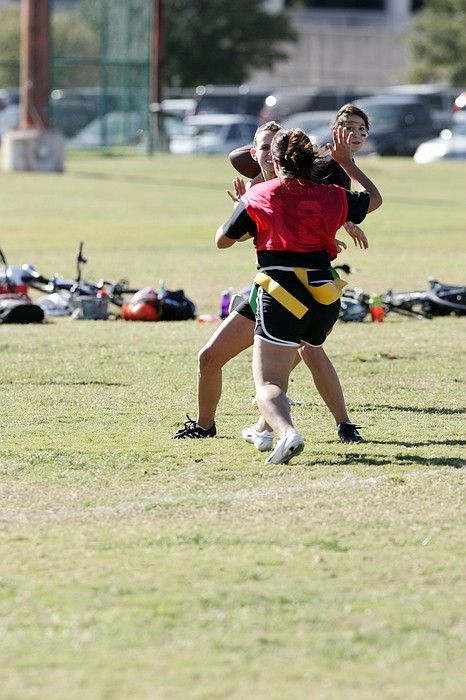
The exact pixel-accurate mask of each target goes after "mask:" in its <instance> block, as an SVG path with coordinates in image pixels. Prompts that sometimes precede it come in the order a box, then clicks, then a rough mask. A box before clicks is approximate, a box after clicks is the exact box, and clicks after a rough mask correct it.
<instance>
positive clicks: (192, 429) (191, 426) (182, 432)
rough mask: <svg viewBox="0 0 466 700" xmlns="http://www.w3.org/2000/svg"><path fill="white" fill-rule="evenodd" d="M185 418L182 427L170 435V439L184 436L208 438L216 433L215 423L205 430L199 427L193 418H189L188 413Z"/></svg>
mask: <svg viewBox="0 0 466 700" xmlns="http://www.w3.org/2000/svg"><path fill="white" fill-rule="evenodd" d="M186 418H187V419H188V420H187V421H186V423H185V424H184V427H183V428H180V429H179V430H178V431H177V432H176V433H175V434H174V435H172V440H182V439H184V438H208V437H215V436H216V435H217V428H216V427H215V423H214V424H213V425H212V426H211V427H210V428H208V429H207V430H206V429H205V428H201V426H200V425H198V424H197V423H196V421H195V420H191V418H190V417H189V416H188V414H186Z"/></svg>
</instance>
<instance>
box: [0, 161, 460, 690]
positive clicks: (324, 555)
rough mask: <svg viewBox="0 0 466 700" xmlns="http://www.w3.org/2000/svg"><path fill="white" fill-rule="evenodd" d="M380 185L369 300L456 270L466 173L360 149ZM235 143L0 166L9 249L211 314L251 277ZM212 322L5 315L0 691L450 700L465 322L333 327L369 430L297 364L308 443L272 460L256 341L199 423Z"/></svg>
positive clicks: (351, 393)
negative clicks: (9, 320)
mask: <svg viewBox="0 0 466 700" xmlns="http://www.w3.org/2000/svg"><path fill="white" fill-rule="evenodd" d="M361 163H363V165H364V167H365V168H367V171H368V172H369V174H370V175H371V176H372V177H373V178H374V179H375V181H376V182H377V184H378V185H379V186H380V189H381V191H382V193H383V196H384V199H385V203H384V206H383V208H382V209H381V210H380V211H378V212H376V213H375V214H373V215H371V216H370V217H369V218H368V220H367V222H365V224H364V230H365V231H366V233H367V235H368V237H369V239H370V248H369V250H368V251H366V252H361V251H359V250H356V249H354V248H349V249H348V252H347V253H346V254H344V255H343V256H342V261H343V262H348V263H350V264H351V265H353V266H355V267H356V268H358V270H359V271H358V272H357V273H356V274H354V275H353V276H352V277H351V279H350V283H351V285H353V286H356V285H357V286H360V287H362V288H363V289H365V290H367V291H374V292H383V291H385V290H386V289H387V288H390V287H391V288H393V289H395V290H402V289H416V288H417V289H423V288H425V287H426V280H427V277H428V276H429V275H433V276H436V277H438V278H439V279H441V280H443V281H446V282H452V283H453V282H458V283H462V284H465V283H466V280H465V270H466V249H465V244H464V233H465V223H466V222H465V213H464V192H465V191H466V167H465V165H464V163H462V162H457V163H450V164H448V163H439V164H436V165H432V166H418V165H415V164H414V163H412V162H410V161H408V160H404V159H381V160H371V161H368V160H366V161H363V160H361ZM232 174H233V173H232V170H231V167H230V166H229V165H228V164H227V163H226V162H224V161H223V160H222V159H216V158H211V159H208V158H206V159H202V158H197V159H195V160H192V159H189V158H183V157H177V158H174V157H169V156H162V155H157V156H155V157H153V158H150V159H149V158H144V157H105V158H104V157H97V156H95V155H92V154H91V155H79V154H74V155H73V156H72V157H70V158H69V159H68V162H67V172H66V173H65V174H64V175H44V174H24V173H9V174H6V173H2V174H0V185H1V195H0V221H1V229H0V230H1V235H0V245H1V247H2V249H3V250H4V252H5V253H6V255H7V256H8V259H9V261H10V263H11V264H21V263H22V262H32V263H34V264H35V265H36V267H37V268H38V269H40V270H41V271H43V272H44V274H51V273H53V272H55V271H57V272H60V273H61V274H62V275H63V276H72V275H73V274H74V254H75V250H76V248H77V243H78V241H80V240H84V241H85V246H86V251H87V254H88V255H89V262H88V264H87V266H86V270H85V274H86V276H87V277H89V278H90V279H97V278H99V277H101V276H106V277H110V278H118V277H122V276H124V277H127V278H129V279H130V281H131V283H132V284H134V285H137V286H144V285H152V286H157V285H158V283H159V279H162V278H163V279H164V280H165V282H166V285H167V287H168V288H171V289H174V288H178V287H183V288H184V289H185V292H186V293H187V295H188V296H190V297H191V298H192V299H193V300H194V301H195V302H196V305H197V310H198V312H199V313H211V312H216V311H217V310H218V306H219V298H220V291H221V290H222V289H223V288H224V287H231V288H232V289H234V290H236V289H239V288H241V287H243V286H245V285H246V284H248V283H249V281H250V279H251V276H252V273H253V269H254V255H253V251H252V250H251V248H250V247H249V246H248V245H244V246H237V247H235V249H234V250H229V251H218V250H216V248H215V247H214V245H213V235H214V231H215V229H216V227H217V225H218V224H219V223H220V222H221V221H223V220H224V219H225V218H226V217H227V215H228V213H229V211H230V203H229V200H228V199H227V197H226V195H225V189H226V188H227V187H228V186H229V184H230V181H231V177H232ZM213 328H215V326H211V325H201V324H198V323H196V322H194V321H193V322H191V321H188V322H181V323H155V324H143V323H140V324H138V323H134V324H131V323H125V322H123V321H107V322H94V321H88V322H84V321H81V322H77V321H71V320H69V319H55V320H53V321H50V322H49V323H47V324H44V325H38V326H30V327H27V326H26V327H20V326H16V327H15V326H0V348H1V351H2V365H1V367H2V374H1V384H0V386H1V400H2V409H1V418H0V421H1V423H0V426H1V428H0V429H1V441H0V499H1V510H0V698H1V700H28V699H33V698H34V699H36V698H38V699H41V700H42V699H44V700H45V699H47V700H78V699H79V700H83V699H85V700H95V699H98V700H100V699H102V700H103V699H110V700H149V699H150V700H168V699H175V698H176V699H177V700H178V699H180V700H185V699H188V698H189V699H190V700H191V699H193V700H194V699H195V700H198V699H199V700H200V699H202V700H207V699H209V700H217V699H220V698H222V699H235V700H236V699H238V700H239V699H241V700H243V699H246V698H247V699H248V700H249V699H252V700H256V699H257V700H288V699H291V700H301V699H303V700H304V699H306V700H311V699H312V700H340V699H343V700H372V699H373V698H382V699H383V700H453V699H455V700H456V699H458V700H459V698H462V697H464V666H465V660H466V659H465V632H466V622H465V617H464V594H465V585H464V582H465V567H464V552H465V538H464V532H465V522H464V521H465V518H464V514H465V510H464V482H465V479H464V474H465V469H464V466H465V463H466V460H465V454H464V452H465V444H466V435H465V433H466V431H465V413H466V409H465V401H464V397H465V388H464V376H465V366H466V362H465V352H464V350H465V340H466V332H465V328H466V325H465V319H464V318H456V317H448V318H437V319H434V320H432V321H417V320H412V319H405V318H401V317H399V316H395V315H394V314H392V315H390V316H389V317H388V318H387V319H386V321H385V323H383V324H371V323H362V324H350V325H348V324H344V323H341V322H339V323H338V324H337V326H336V328H335V330H334V332H333V333H332V334H331V336H330V337H329V340H328V343H327V351H328V354H329V355H330V357H331V358H332V360H333V361H334V363H335V365H336V367H337V368H338V371H339V374H340V376H341V379H342V383H343V385H344V388H345V393H346V398H347V403H348V406H349V409H350V412H351V415H352V417H353V418H354V420H356V421H357V422H358V424H361V425H363V426H364V429H363V431H362V432H363V434H364V437H365V438H366V442H364V443H363V444H360V445H341V444H339V443H338V442H337V441H336V439H335V438H336V433H335V427H334V425H333V421H332V419H331V416H330V415H329V413H328V411H327V410H326V409H325V407H324V406H323V404H322V401H321V399H320V398H319V396H318V395H317V394H316V391H315V389H314V388H313V386H312V385H311V382H310V379H309V376H308V372H307V371H306V370H305V369H304V368H302V367H300V368H298V369H297V370H296V372H295V374H294V377H293V382H292V384H291V388H290V395H291V396H292V398H293V399H295V400H296V401H298V402H299V404H300V405H298V406H296V408H294V409H293V412H294V417H295V422H296V425H297V428H298V429H299V430H300V431H301V432H302V433H303V434H304V437H305V439H306V450H305V452H303V454H302V455H300V456H299V457H297V458H296V459H295V460H294V461H293V462H292V463H291V464H290V465H288V466H281V467H272V466H268V465H265V464H264V455H263V454H259V453H257V452H255V450H254V448H253V447H252V446H250V445H246V444H245V443H244V442H243V441H242V440H241V438H240V437H239V435H240V431H241V428H243V427H244V426H246V425H249V424H251V423H252V422H253V421H254V420H255V416H256V413H255V408H254V407H253V406H252V404H251V398H252V395H253V387H252V380H251V369H250V362H251V354H250V353H244V355H243V356H241V357H239V358H237V359H236V360H235V361H234V362H232V363H231V364H230V365H229V366H227V367H226V369H225V375H224V376H225V381H224V395H223V398H222V401H221V404H220V407H219V413H218V420H217V425H218V432H219V436H218V438H217V439H214V440H205V441H204V440H203V441H170V439H169V438H170V436H171V435H172V434H173V432H174V431H175V429H176V428H177V427H179V425H180V424H181V423H182V422H183V420H185V418H184V416H185V413H186V411H188V412H189V413H191V414H192V415H195V374H196V353H197V350H198V349H199V348H200V347H201V346H202V345H203V343H204V342H205V341H206V339H207V338H208V337H209V335H210V334H211V333H212V331H213Z"/></svg>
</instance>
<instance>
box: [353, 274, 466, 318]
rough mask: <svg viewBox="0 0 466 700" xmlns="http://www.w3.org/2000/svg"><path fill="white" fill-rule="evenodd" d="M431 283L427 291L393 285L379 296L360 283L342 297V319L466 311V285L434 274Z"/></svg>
mask: <svg viewBox="0 0 466 700" xmlns="http://www.w3.org/2000/svg"><path fill="white" fill-rule="evenodd" d="M428 284H429V289H426V290H423V291H414V292H394V291H393V290H391V289H389V290H388V291H387V292H386V293H385V294H382V295H378V296H371V295H369V294H367V293H366V292H364V291H363V290H362V289H359V288H357V287H355V288H348V289H346V290H345V291H344V293H343V296H342V297H341V309H340V319H341V320H342V321H364V319H365V318H366V317H367V316H369V315H371V316H372V319H373V320H379V321H380V320H383V318H384V316H386V315H387V314H388V313H390V312H393V313H397V314H400V315H402V316H408V317H410V318H418V319H432V318H434V317H435V316H447V315H449V314H454V315H456V316H464V315H466V287H461V286H458V285H451V284H444V283H443V282H439V281H438V280H436V279H435V278H433V277H430V278H429V279H428ZM376 310H379V312H378V313H376Z"/></svg>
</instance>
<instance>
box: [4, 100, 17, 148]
mask: <svg viewBox="0 0 466 700" xmlns="http://www.w3.org/2000/svg"><path fill="white" fill-rule="evenodd" d="M18 126H19V105H18V104H11V105H8V106H7V107H5V108H4V109H2V110H1V111H0V140H1V138H2V136H3V134H4V132H5V131H9V130H10V129H17V128H18Z"/></svg>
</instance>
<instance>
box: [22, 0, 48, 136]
mask: <svg viewBox="0 0 466 700" xmlns="http://www.w3.org/2000/svg"><path fill="white" fill-rule="evenodd" d="M49 33H50V32H49V0H22V1H21V48H20V88H21V90H20V93H21V94H20V127H21V128H22V129H29V128H33V127H36V128H46V127H48V126H49V118H48V102H49V89H50V87H49V57H48V52H49V51H48V49H49Z"/></svg>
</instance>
